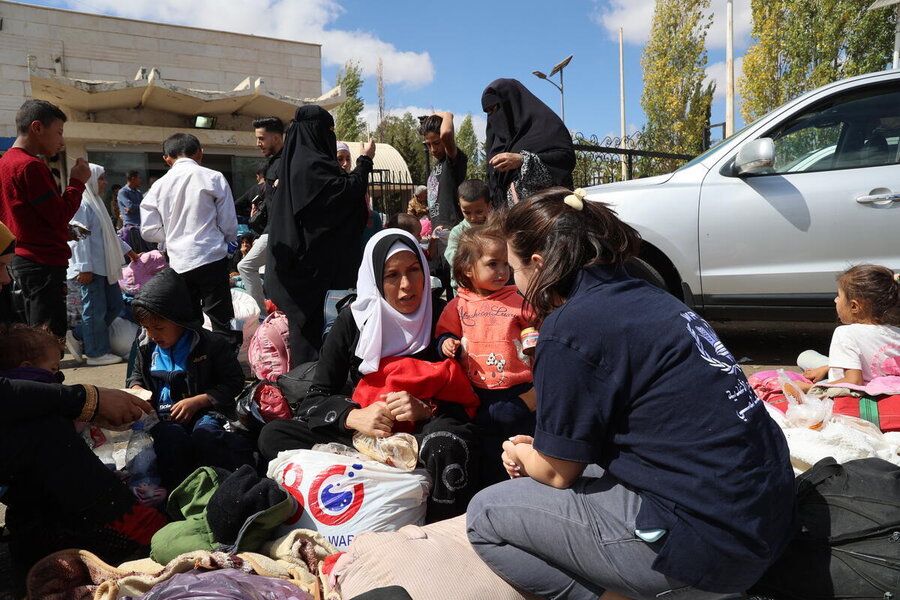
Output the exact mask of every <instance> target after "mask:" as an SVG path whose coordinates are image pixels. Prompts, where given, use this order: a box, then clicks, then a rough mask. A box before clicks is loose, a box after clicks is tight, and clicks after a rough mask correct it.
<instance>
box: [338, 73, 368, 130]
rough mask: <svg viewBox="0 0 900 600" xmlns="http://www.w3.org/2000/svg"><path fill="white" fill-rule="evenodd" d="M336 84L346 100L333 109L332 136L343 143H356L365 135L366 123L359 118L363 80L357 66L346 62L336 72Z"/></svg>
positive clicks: (361, 107) (361, 108) (361, 105)
mask: <svg viewBox="0 0 900 600" xmlns="http://www.w3.org/2000/svg"><path fill="white" fill-rule="evenodd" d="M337 84H338V85H339V86H341V88H342V89H343V92H344V94H345V95H346V96H347V100H346V101H345V102H344V103H343V104H341V105H340V106H338V107H337V108H336V109H334V135H335V136H336V137H337V139H339V140H341V141H344V142H358V141H360V140H362V138H363V137H364V135H365V133H366V122H365V121H363V119H362V118H361V117H360V115H361V114H362V110H363V101H362V98H360V97H359V90H360V88H361V87H362V84H363V78H362V71H361V70H360V68H359V64H358V63H355V62H353V61H352V60H349V61H347V64H345V65H344V68H343V69H341V70H340V71H338V74H337Z"/></svg>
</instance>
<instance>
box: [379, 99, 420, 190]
mask: <svg viewBox="0 0 900 600" xmlns="http://www.w3.org/2000/svg"><path fill="white" fill-rule="evenodd" d="M377 134H378V137H379V139H381V140H382V141H384V143H386V144H390V145H391V146H393V147H394V148H395V149H396V150H397V152H399V153H400V156H402V157H403V160H405V161H406V166H407V167H409V174H410V176H411V177H412V181H411V182H409V183H413V184H418V183H424V182H425V148H424V146H423V145H422V140H421V138H420V137H419V121H418V119H416V118H415V117H414V116H412V113H409V112H407V113H405V114H404V115H403V116H402V117H396V116H392V115H391V116H387V117H385V118H384V120H383V121H382V122H381V124H380V125H379V126H378V132H377Z"/></svg>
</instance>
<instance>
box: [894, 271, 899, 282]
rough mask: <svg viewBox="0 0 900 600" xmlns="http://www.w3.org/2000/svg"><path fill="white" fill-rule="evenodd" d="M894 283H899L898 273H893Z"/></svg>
mask: <svg viewBox="0 0 900 600" xmlns="http://www.w3.org/2000/svg"><path fill="white" fill-rule="evenodd" d="M894 283H900V273H894Z"/></svg>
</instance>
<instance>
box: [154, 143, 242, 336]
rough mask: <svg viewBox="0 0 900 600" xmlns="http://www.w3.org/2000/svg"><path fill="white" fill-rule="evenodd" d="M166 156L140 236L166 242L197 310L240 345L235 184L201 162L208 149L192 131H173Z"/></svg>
mask: <svg viewBox="0 0 900 600" xmlns="http://www.w3.org/2000/svg"><path fill="white" fill-rule="evenodd" d="M163 159H164V160H165V161H166V164H168V165H169V167H171V168H170V170H169V172H168V173H166V174H165V175H164V176H163V177H162V178H160V179H159V180H158V181H157V182H156V183H154V184H153V187H151V188H150V191H148V192H147V195H146V196H145V197H144V200H143V202H141V236H142V237H143V238H144V239H145V240H147V241H148V242H164V243H165V248H166V254H167V255H168V258H169V265H170V266H171V267H172V268H173V269H174V270H175V272H176V273H178V274H179V275H181V277H182V278H183V279H184V280H185V282H186V283H187V286H188V289H189V290H190V292H191V298H190V300H191V302H193V304H194V305H195V307H196V309H197V310H198V311H199V310H200V309H202V310H203V312H205V313H206V315H207V316H208V317H209V320H210V321H211V322H212V328H213V331H218V332H221V333H223V334H225V335H227V336H229V338H230V339H231V340H232V341H233V342H234V343H235V344H238V343H240V338H241V334H240V332H235V331H232V330H231V323H230V321H231V320H232V319H233V318H234V308H233V306H232V303H231V291H230V289H229V282H228V276H229V273H228V258H227V255H228V244H229V243H230V242H236V241H237V217H236V216H235V212H234V200H233V198H232V195H231V188H230V187H229V185H228V182H227V181H226V180H225V177H224V176H223V175H222V174H221V173H219V172H218V171H213V170H212V169H207V168H205V167H201V166H200V161H201V160H203V148H202V147H201V146H200V140H198V139H197V138H196V137H195V136H193V135H191V134H189V133H176V134H174V135H172V136H170V137H169V138H168V139H167V140H166V141H165V144H163ZM179 300H180V299H177V298H173V299H172V301H173V302H177V301H179Z"/></svg>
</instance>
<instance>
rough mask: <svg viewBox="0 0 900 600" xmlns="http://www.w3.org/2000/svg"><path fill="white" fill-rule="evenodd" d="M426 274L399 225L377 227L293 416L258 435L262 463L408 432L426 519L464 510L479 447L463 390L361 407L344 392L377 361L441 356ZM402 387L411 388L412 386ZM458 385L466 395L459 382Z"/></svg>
mask: <svg viewBox="0 0 900 600" xmlns="http://www.w3.org/2000/svg"><path fill="white" fill-rule="evenodd" d="M430 279H431V278H430V276H429V273H428V262H427V260H426V259H425V255H424V254H423V253H422V249H421V247H420V246H419V244H418V242H417V241H416V239H415V238H414V237H413V236H412V235H410V234H409V233H407V232H406V231H403V230H400V229H385V230H383V231H381V232H379V233H377V234H375V235H374V236H373V237H372V238H371V239H370V240H369V242H368V243H367V244H366V247H365V251H364V253H363V262H362V265H360V268H359V277H358V280H357V298H356V299H355V300H354V301H353V304H351V306H350V308H349V309H347V310H343V311H341V312H340V313H338V316H337V319H335V321H334V325H333V327H332V329H331V331H330V332H329V334H328V337H327V338H325V343H324V345H323V346H322V351H321V353H320V355H319V362H318V364H317V367H316V370H315V377H314V379H313V383H312V386H311V387H310V389H309V392H308V394H307V395H306V398H305V399H303V400H302V402H301V404H300V407H299V409H298V411H297V414H298V415H299V416H298V418H297V419H280V420H277V421H273V422H271V423H269V424H268V425H266V426H265V427H264V428H263V430H262V432H261V434H260V437H259V448H260V452H262V454H263V455H264V456H265V457H266V458H267V459H272V458H274V457H275V456H277V455H278V453H279V452H281V451H282V450H292V449H297V448H311V447H312V446H313V445H314V444H318V443H327V442H339V443H343V444H347V445H352V442H351V438H352V436H353V434H354V433H355V432H357V431H359V432H362V433H364V434H367V435H371V436H374V437H384V436H386V435H389V434H391V433H392V432H393V431H396V430H398V429H399V430H406V431H410V432H411V433H412V434H413V435H415V437H416V438H417V439H418V441H419V463H420V465H423V466H424V467H425V468H426V469H427V470H428V471H429V473H430V474H431V476H432V480H433V482H434V484H433V487H432V490H431V496H430V497H429V501H428V512H427V517H428V519H429V520H430V521H435V520H440V519H443V518H448V517H451V516H455V515H458V514H461V513H462V512H463V511H464V510H465V507H466V505H467V503H468V500H469V498H470V497H471V495H472V493H473V492H474V491H475V490H474V487H475V486H474V483H476V482H473V481H472V477H471V476H470V473H474V471H473V470H472V465H474V464H476V461H477V459H478V457H477V456H475V454H474V452H475V451H477V449H478V447H479V446H478V444H477V443H472V442H473V440H474V438H475V433H474V432H475V429H474V425H473V424H472V423H471V422H470V420H469V416H468V414H467V412H466V408H467V407H466V406H465V405H464V404H462V403H460V402H462V398H463V397H464V396H465V391H466V390H461V391H459V392H456V391H454V392H453V393H451V394H450V395H449V399H448V401H442V400H437V399H435V398H428V397H421V398H417V397H416V396H415V395H413V393H411V392H410V391H404V390H397V391H391V392H390V393H387V394H385V395H384V396H383V397H384V400H383V401H380V402H375V403H372V404H368V405H367V406H365V407H363V406H361V405H360V404H359V403H357V402H354V400H353V398H351V397H350V394H351V393H352V388H357V392H358V391H359V387H358V386H365V385H366V380H364V379H363V378H364V377H365V376H367V375H372V374H375V375H378V374H383V373H384V372H385V368H386V367H385V362H384V361H385V359H391V358H398V357H408V358H412V359H418V360H419V361H427V362H428V363H434V362H437V361H440V360H441V359H442V357H441V356H439V355H438V353H437V350H436V348H435V345H434V344H433V340H434V326H435V323H436V322H437V317H438V316H439V315H440V313H441V308H442V307H441V306H437V307H434V306H432V303H433V300H432V295H431V285H430ZM388 362H390V361H388ZM418 364H420V365H421V364H422V363H418ZM361 380H363V383H362V384H361V383H360V382H361ZM348 383H349V387H350V389H348ZM412 385H413V386H417V387H421V386H419V382H414V383H412ZM465 385H466V387H468V393H469V394H471V393H472V390H471V387H469V386H468V381H467V380H466V381H465ZM410 389H411V390H414V389H416V388H415V387H413V388H410ZM454 394H455V395H456V396H458V397H453V396H454ZM445 397H448V396H445ZM357 399H359V397H358V396H357Z"/></svg>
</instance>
